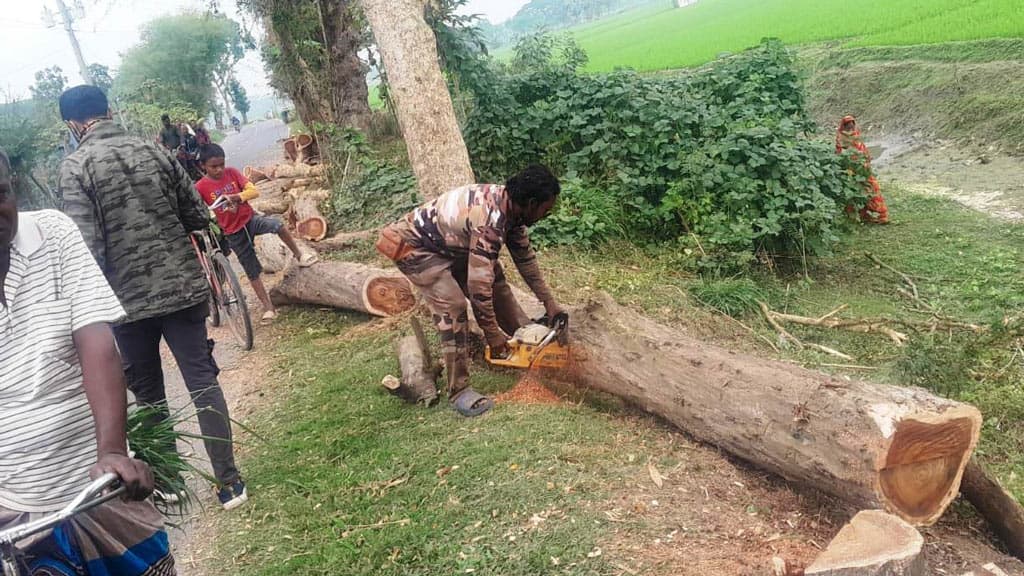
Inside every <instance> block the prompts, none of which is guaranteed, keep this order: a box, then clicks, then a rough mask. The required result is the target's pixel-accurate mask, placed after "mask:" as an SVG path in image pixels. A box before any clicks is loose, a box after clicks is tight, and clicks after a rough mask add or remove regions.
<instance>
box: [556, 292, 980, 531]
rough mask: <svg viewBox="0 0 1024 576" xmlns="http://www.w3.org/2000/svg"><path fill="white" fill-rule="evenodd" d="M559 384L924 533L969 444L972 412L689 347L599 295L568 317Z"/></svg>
mask: <svg viewBox="0 0 1024 576" xmlns="http://www.w3.org/2000/svg"><path fill="white" fill-rule="evenodd" d="M571 342H572V350H573V354H574V356H575V358H576V360H575V361H574V362H572V363H571V366H570V368H569V369H567V370H566V371H565V373H564V374H563V376H564V377H567V378H569V379H571V380H572V381H574V382H577V383H580V384H582V385H584V386H588V387H591V388H594V389H597V390H601V391H604V392H608V393H610V394H613V395H616V396H619V397H621V398H624V399H626V400H627V401H629V402H631V403H633V404H635V405H637V406H639V407H640V408H641V409H643V410H645V411H647V412H651V413H653V414H656V415H658V416H661V417H663V418H665V419H666V420H668V421H670V422H672V423H673V424H675V425H677V426H679V427H680V428H681V429H683V430H685V431H686V432H689V433H690V434H692V435H693V436H696V437H697V438H699V439H701V440H704V441H706V442H708V443H710V444H713V445H715V446H718V447H720V448H722V449H723V450H725V451H727V452H729V453H731V454H733V455H735V456H738V457H740V458H742V459H744V460H746V461H748V462H750V463H751V464H753V465H755V466H757V467H759V468H761V469H763V470H767V471H769V472H773V473H775V474H778V475H780V476H782V477H783V478H786V479H788V480H790V481H792V482H794V483H796V484H800V485H804V486H808V487H812V488H817V489H820V490H823V491H825V492H827V493H830V494H832V495H834V496H836V497H838V498H840V499H842V500H845V501H847V502H849V503H851V504H853V505H856V506H857V507H858V508H859V509H872V508H882V509H887V510H889V511H891V512H893V513H895V514H897V515H899V516H900V517H902V518H904V519H905V520H907V521H908V522H910V523H912V524H915V525H928V524H931V523H933V522H935V521H936V520H937V519H938V518H939V517H940V516H941V515H942V513H943V512H944V511H945V509H946V507H947V506H948V505H949V503H950V502H951V501H952V500H953V498H954V497H955V496H956V495H957V492H958V490H959V488H960V478H961V475H962V474H963V470H964V467H965V466H966V465H967V462H968V460H969V459H970V456H971V453H972V452H973V451H974V448H975V445H976V444H977V441H978V435H979V432H980V429H981V414H980V413H979V412H978V410H977V409H976V408H974V407H973V406H969V405H967V404H963V403H959V402H954V401H952V400H947V399H944V398H940V397H938V396H935V395H934V394H931V393H930V392H927V391H925V390H923V389H919V388H900V387H895V386H888V385H883V384H873V383H868V382H862V381H848V380H841V379H838V378H835V377H832V376H829V375H825V374H822V373H818V372H812V371H809V370H806V369H803V368H799V367H796V366H793V365H791V364H786V363H782V362H779V361H774V360H766V359H761V358H755V357H751V356H746V355H743V354H737V353H733V352H730V351H728V350H725V349H722V348H718V347H716V346H712V345H710V344H707V343H705V342H702V341H699V340H696V339H694V338H690V337H688V336H685V335H684V334H682V333H681V332H680V331H679V330H678V329H672V328H668V327H665V326H662V325H660V324H657V323H655V322H652V321H651V320H648V319H646V318H643V317H641V316H639V315H638V314H636V313H635V312H634V311H632V310H629V309H627V308H624V307H622V306H619V305H618V304H616V303H615V302H613V301H612V300H611V298H610V297H608V296H606V295H603V296H599V297H597V298H595V299H594V300H593V301H592V302H591V303H590V304H588V305H587V306H584V307H582V308H580V309H578V310H576V311H575V312H574V313H573V316H572V335H571Z"/></svg>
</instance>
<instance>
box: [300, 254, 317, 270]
mask: <svg viewBox="0 0 1024 576" xmlns="http://www.w3.org/2000/svg"><path fill="white" fill-rule="evenodd" d="M319 261H320V256H319V255H317V253H316V252H306V253H305V254H303V255H302V257H301V258H299V266H301V267H303V268H308V267H310V266H312V265H313V264H316V263H317V262H319Z"/></svg>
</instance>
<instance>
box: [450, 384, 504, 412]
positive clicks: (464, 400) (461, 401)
mask: <svg viewBox="0 0 1024 576" xmlns="http://www.w3.org/2000/svg"><path fill="white" fill-rule="evenodd" d="M451 404H452V408H454V409H455V411H456V412H458V413H459V414H462V415H463V416H465V417H466V418H476V417H477V416H480V415H481V414H483V413H485V412H487V411H488V410H490V409H491V408H494V400H491V399H490V398H488V397H487V396H484V395H483V394H481V393H479V392H477V391H476V390H473V389H472V388H466V389H465V390H463V391H462V392H459V393H458V395H457V396H455V398H453V399H452V400H451Z"/></svg>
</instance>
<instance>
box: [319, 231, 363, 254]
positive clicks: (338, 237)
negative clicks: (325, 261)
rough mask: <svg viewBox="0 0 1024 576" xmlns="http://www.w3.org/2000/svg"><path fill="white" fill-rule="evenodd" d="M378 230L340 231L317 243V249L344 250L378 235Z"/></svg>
mask: <svg viewBox="0 0 1024 576" xmlns="http://www.w3.org/2000/svg"><path fill="white" fill-rule="evenodd" d="M377 232H378V231H377V230H376V229H374V230H360V231H359V232H339V233H337V234H335V235H333V236H328V237H327V238H324V239H323V240H321V241H319V242H317V243H316V249H317V250H318V251H320V252H327V251H330V250H342V249H344V248H350V247H352V246H354V245H355V244H357V243H359V242H364V241H366V240H370V239H372V238H376V237H377Z"/></svg>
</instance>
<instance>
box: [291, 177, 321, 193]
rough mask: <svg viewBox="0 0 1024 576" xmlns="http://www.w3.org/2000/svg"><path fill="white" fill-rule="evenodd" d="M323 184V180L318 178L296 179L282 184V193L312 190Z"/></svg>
mask: <svg viewBox="0 0 1024 576" xmlns="http://www.w3.org/2000/svg"><path fill="white" fill-rule="evenodd" d="M321 184H323V180H322V179H321V178H318V177H309V178H294V179H290V180H287V181H285V182H283V183H282V184H281V192H288V191H289V190H292V189H294V188H310V187H312V186H319V185H321Z"/></svg>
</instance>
